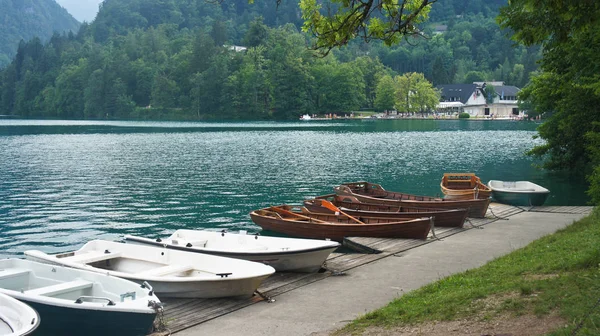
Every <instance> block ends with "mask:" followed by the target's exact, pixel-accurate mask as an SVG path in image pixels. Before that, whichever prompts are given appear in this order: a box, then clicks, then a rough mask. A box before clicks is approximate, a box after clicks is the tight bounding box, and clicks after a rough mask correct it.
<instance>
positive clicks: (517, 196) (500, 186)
mask: <svg viewBox="0 0 600 336" xmlns="http://www.w3.org/2000/svg"><path fill="white" fill-rule="evenodd" d="M488 186H489V187H490V189H492V197H493V198H494V199H495V200H496V201H498V202H500V203H505V204H510V205H521V206H540V205H542V204H544V202H545V201H546V198H548V195H549V194H550V190H548V189H546V188H544V187H542V186H540V185H537V184H535V183H533V182H529V181H498V180H491V181H489V182H488Z"/></svg>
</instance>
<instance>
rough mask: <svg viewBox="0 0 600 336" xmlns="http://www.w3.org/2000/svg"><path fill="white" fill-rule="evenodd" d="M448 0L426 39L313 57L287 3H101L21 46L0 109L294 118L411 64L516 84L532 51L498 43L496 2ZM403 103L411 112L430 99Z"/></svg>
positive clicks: (349, 106)
mask: <svg viewBox="0 0 600 336" xmlns="http://www.w3.org/2000/svg"><path fill="white" fill-rule="evenodd" d="M449 3H450V6H448V5H447V4H446V3H444V4H442V3H436V4H434V5H433V6H432V8H431V14H432V17H434V18H435V19H436V20H438V21H439V22H438V23H445V24H446V25H447V26H448V29H447V31H446V32H445V33H443V34H434V33H433V31H432V27H433V25H428V24H425V23H424V24H422V25H420V26H419V29H421V30H422V31H423V32H424V34H425V35H427V36H429V37H428V38H423V37H418V38H411V39H410V41H409V42H410V43H411V45H407V44H406V43H401V44H399V45H397V46H394V47H392V48H387V47H384V46H383V44H382V43H377V42H373V43H370V44H366V43H362V42H360V41H352V42H350V43H349V44H348V45H347V46H346V47H343V48H341V49H339V50H333V51H332V52H331V53H330V55H329V56H328V57H324V58H316V57H314V53H313V52H311V51H309V50H307V48H306V45H307V44H310V43H311V40H310V39H309V38H307V36H306V35H305V34H302V33H301V32H299V28H298V27H299V25H300V24H301V21H302V20H301V17H300V16H299V14H298V7H297V3H296V2H294V1H291V2H287V3H283V2H282V3H281V4H280V6H279V8H278V9H277V8H274V7H275V6H273V5H272V2H269V1H268V0H257V1H255V2H254V4H252V5H250V4H248V1H247V0H228V1H225V2H223V3H218V2H206V1H195V0H126V1H125V0H106V1H104V2H103V3H102V6H101V8H100V12H99V13H98V17H97V19H96V20H95V21H94V22H92V23H90V24H87V23H84V24H83V25H82V26H81V29H80V31H79V33H78V34H77V35H63V36H61V35H55V36H53V37H52V38H51V39H50V41H48V43H46V44H43V43H42V41H40V40H32V41H30V42H28V43H23V44H22V45H21V47H20V48H19V49H18V52H17V54H16V56H15V58H14V59H13V61H12V63H11V64H10V65H9V66H7V67H6V68H5V69H4V70H3V71H0V114H8V115H14V116H22V117H38V118H40V117H42V118H48V117H50V118H57V117H62V118H102V119H106V118H109V119H113V118H143V119H147V118H152V117H159V116H160V117H161V118H172V119H179V118H181V119H186V120H188V119H209V118H212V119H216V118H219V119H223V118H227V119H296V118H298V116H299V115H301V114H304V113H348V112H351V111H354V110H357V109H374V107H375V103H376V97H377V90H378V89H377V86H378V84H379V83H380V80H381V78H383V77H384V76H386V75H389V76H391V78H393V77H394V76H396V75H398V74H403V73H412V72H418V73H422V74H424V76H425V78H426V79H427V80H428V81H430V82H431V81H434V83H436V84H438V83H444V82H446V81H450V82H461V81H465V80H466V81H470V80H471V79H472V77H469V75H467V74H469V73H470V72H472V71H477V72H478V73H479V74H480V75H481V76H480V77H485V78H486V79H488V78H496V79H499V80H503V79H504V78H501V77H495V76H496V72H498V73H499V74H503V75H505V76H508V77H507V78H508V79H505V80H512V79H511V78H514V79H518V80H521V81H523V82H526V81H527V80H528V78H529V77H528V76H529V73H530V72H531V71H533V70H536V69H537V67H536V65H535V59H536V57H537V54H538V51H537V50H539V48H538V49H536V48H528V49H527V48H524V47H519V48H517V49H516V50H513V49H511V48H510V45H509V44H508V42H509V41H508V40H507V39H506V38H505V37H504V36H503V34H502V32H501V31H500V29H499V28H498V26H497V24H495V23H494V21H493V20H492V19H491V17H492V16H493V15H495V13H496V11H497V7H498V5H497V3H496V1H493V2H485V1H483V0H477V1H474V2H472V3H471V2H470V3H469V6H464V3H463V2H462V0H450V1H449ZM438 5H439V6H441V8H443V9H444V10H449V11H451V12H452V13H455V14H454V15H446V14H444V13H445V12H444V10H442V11H440V10H437V9H436V6H438ZM258 13H261V14H262V15H263V16H260V15H258ZM457 15H459V16H461V17H460V18H457V17H456V16H457ZM382 19H383V18H382ZM286 22H291V23H288V24H285V23H286ZM276 26H278V28H273V27H276ZM419 36H420V35H419ZM234 46H244V47H246V48H247V49H245V50H244V49H243V48H239V47H234ZM236 48H237V49H236ZM506 69H513V70H514V69H516V70H515V71H516V72H514V71H509V72H507V71H505V70H506ZM509 84H515V85H519V84H518V83H511V82H509ZM523 84H524V83H523ZM417 98H418V99H421V98H423V99H424V98H425V97H417V96H415V99H417ZM430 98H431V97H429V99H430ZM380 103H381V102H380ZM384 105H385V106H386V107H387V108H389V107H390V104H389V101H388V103H386V104H384ZM412 105H413V106H417V105H421V107H418V108H416V110H419V112H422V111H424V110H427V109H430V108H431V106H432V102H431V101H429V102H427V103H426V104H425V103H421V102H419V101H418V100H415V102H413V103H412ZM380 108H381V107H380Z"/></svg>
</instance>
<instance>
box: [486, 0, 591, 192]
mask: <svg viewBox="0 0 600 336" xmlns="http://www.w3.org/2000/svg"><path fill="white" fill-rule="evenodd" d="M498 21H499V23H500V24H501V25H502V26H503V27H507V28H510V29H512V30H514V32H515V33H514V35H513V38H514V39H515V40H517V41H519V42H521V43H523V44H525V45H533V44H539V45H541V46H542V47H543V57H542V59H541V61H540V65H541V70H542V72H541V73H540V74H539V75H537V76H535V77H534V78H533V80H532V81H531V83H530V84H529V85H528V86H527V87H526V88H525V89H524V90H523V91H522V93H521V95H520V99H522V100H525V101H526V103H527V106H528V107H529V108H531V109H532V111H531V112H533V113H536V114H542V113H543V114H546V115H549V116H550V117H549V119H548V120H547V121H546V122H545V123H543V124H542V125H541V126H540V127H539V135H540V137H542V138H543V139H544V140H546V143H545V144H543V145H541V146H538V147H536V148H534V149H533V150H532V151H531V154H532V155H534V156H537V157H539V158H543V159H544V167H546V168H549V169H565V170H570V171H573V172H577V171H580V172H586V173H588V174H590V175H589V176H591V182H592V187H591V189H590V193H591V195H592V197H593V198H594V201H595V202H600V153H599V152H598V150H597V147H596V145H597V144H598V143H599V139H600V135H599V134H600V133H599V131H600V128H599V123H600V52H599V51H600V3H598V2H597V1H587V0H586V1H576V2H559V1H551V0H512V1H511V2H510V5H509V6H507V7H504V8H502V9H501V13H500V16H499V19H498ZM590 167H591V168H590ZM591 170H593V171H591Z"/></svg>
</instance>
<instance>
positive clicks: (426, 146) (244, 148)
mask: <svg viewBox="0 0 600 336" xmlns="http://www.w3.org/2000/svg"><path fill="white" fill-rule="evenodd" d="M536 126H537V125H536V124H534V123H527V122H511V121H493V122H489V121H459V120H452V121H439V120H368V121H339V122H313V121H311V122H293V123H275V122H255V123H193V122H189V123H186V122H90V121H23V120H1V121H0V157H1V158H2V159H1V161H0V248H1V251H2V252H0V256H8V255H17V254H19V253H20V252H22V251H23V250H26V249H31V248H36V249H42V250H44V251H46V252H59V251H65V250H69V249H74V248H78V247H79V246H81V245H82V244H83V243H84V242H86V241H87V240H89V239H110V240H117V239H120V237H121V236H122V235H124V234H137V235H146V236H158V235H164V234H170V233H171V232H172V231H173V230H175V229H179V228H190V229H193V228H211V229H222V228H227V229H235V230H239V229H245V230H248V231H250V232H253V231H258V230H259V229H260V228H259V227H258V226H256V225H254V224H253V223H252V222H251V221H250V218H249V216H248V215H247V214H248V212H250V211H251V210H252V209H255V208H259V207H264V206H268V205H271V204H279V203H296V204H297V203H300V202H301V200H302V199H304V198H308V197H312V196H316V195H320V194H325V193H331V191H332V187H333V186H334V185H337V184H339V183H342V182H350V181H358V180H367V181H372V182H376V183H381V184H382V185H383V187H384V188H386V189H389V190H398V191H406V192H410V193H416V194H429V195H436V194H440V190H439V180H440V178H441V176H442V174H443V173H444V172H450V171H468V172H475V173H477V175H478V176H480V177H481V178H482V180H483V181H485V182H487V181H488V180H490V179H499V180H529V181H533V182H535V183H538V184H541V185H543V186H545V187H547V188H549V189H550V190H551V192H552V194H551V196H550V198H549V199H548V201H547V204H557V205H582V204H585V203H586V202H587V200H586V198H585V195H584V188H585V185H584V181H575V182H574V181H573V180H572V179H569V178H567V177H565V176H561V175H557V174H548V173H545V172H542V171H539V170H536V169H534V168H533V167H532V160H531V159H530V158H527V157H525V156H524V155H523V153H524V152H525V151H527V150H529V149H531V148H532V147H533V146H534V145H536V144H540V143H542V142H541V140H539V139H533V135H535V127H536Z"/></svg>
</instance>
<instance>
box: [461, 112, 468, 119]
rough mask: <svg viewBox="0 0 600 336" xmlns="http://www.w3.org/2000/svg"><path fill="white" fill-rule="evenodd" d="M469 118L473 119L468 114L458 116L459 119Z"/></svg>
mask: <svg viewBox="0 0 600 336" xmlns="http://www.w3.org/2000/svg"><path fill="white" fill-rule="evenodd" d="M469 117H471V115H469V114H468V113H467V112H463V113H461V114H459V115H458V119H469Z"/></svg>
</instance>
